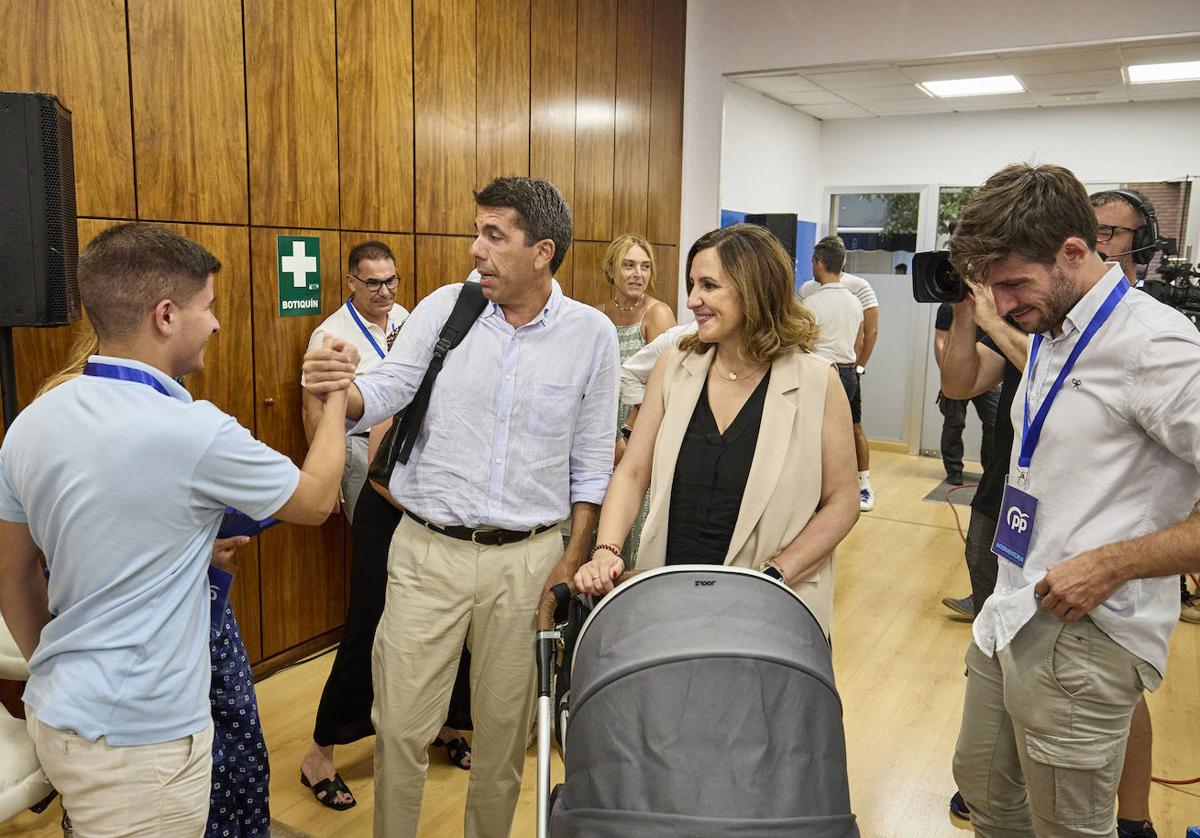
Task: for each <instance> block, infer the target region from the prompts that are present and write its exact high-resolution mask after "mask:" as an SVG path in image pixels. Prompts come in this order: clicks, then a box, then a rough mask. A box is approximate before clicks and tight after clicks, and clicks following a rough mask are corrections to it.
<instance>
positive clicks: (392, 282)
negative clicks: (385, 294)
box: [350, 274, 400, 294]
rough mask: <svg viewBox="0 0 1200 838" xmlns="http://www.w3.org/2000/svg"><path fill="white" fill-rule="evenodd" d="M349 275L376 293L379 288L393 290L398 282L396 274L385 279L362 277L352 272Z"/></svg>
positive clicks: (398, 278)
mask: <svg viewBox="0 0 1200 838" xmlns="http://www.w3.org/2000/svg"><path fill="white" fill-rule="evenodd" d="M350 276H352V277H353V278H354V279H356V280H358V281H359V282H361V283H362V284H363V285H365V286H366V287H367V290H368V291H370V292H371V293H372V294H378V293H379V289H380V288H386V289H387V290H389V291H395V290H396V286H397V285H399V284H400V277H398V276H397V275H396V274H392V275H391V276H389V277H388V278H387V279H363V278H362V277H360V276H355V275H354V274H350Z"/></svg>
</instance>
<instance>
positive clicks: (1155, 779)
mask: <svg viewBox="0 0 1200 838" xmlns="http://www.w3.org/2000/svg"><path fill="white" fill-rule="evenodd" d="M978 487H979V484H978V483H966V484H964V485H962V486H951V487H950V488H949V489H947V490H946V495H945V497H946V503H947V504H949V505H950V511H951V512H953V513H954V526H955V527H957V528H958V536H959V538H961V539H962V540H963V543H964V544H965V543H966V541H967V536H966V534H965V533H964V532H963V528H962V521H961V520H959V517H958V510H957V509H955V508H954V501H952V500H951V499H950V496H951V495H952V494H954V493H955V492H961V491H963V490H964V489H976V488H978ZM1187 575H1188V577H1190V578H1191V580H1192V584H1193V585H1195V586H1196V590H1197V591H1200V581H1197V580H1196V575H1195V574H1194V573H1189V574H1187ZM1150 779H1151V780H1152V781H1153V782H1155V783H1160V784H1161V785H1164V786H1191V785H1195V784H1196V783H1200V777H1193V778H1192V779H1190V780H1168V779H1166V778H1165V777H1154V776H1152V777H1150Z"/></svg>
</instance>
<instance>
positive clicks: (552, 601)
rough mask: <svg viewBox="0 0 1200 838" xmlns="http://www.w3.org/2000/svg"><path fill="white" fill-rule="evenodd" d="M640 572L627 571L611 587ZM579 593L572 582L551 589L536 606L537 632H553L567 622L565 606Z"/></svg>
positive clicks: (562, 583) (561, 583)
mask: <svg viewBox="0 0 1200 838" xmlns="http://www.w3.org/2000/svg"><path fill="white" fill-rule="evenodd" d="M641 572H642V571H640V570H627V571H625V572H624V573H622V574H621V575H620V576H618V577H617V580H616V582H615V583H614V585H613V587H616V586H617V585H620V584H621V583H622V582H625V581H626V580H628V579H632V578H633V577H635V576H637V575H638V574H639V573H641ZM577 593H579V589H578V588H576V587H575V582H574V580H573V579H572V580H568V581H567V582H559V583H558V584H557V585H555V586H554V587H552V588H551V589H550V590H549V591H548V592H547V593H546V595H545V596H544V597H542V601H541V602H540V603H539V604H538V610H537V630H538V631H553V630H554V627H555V626H559V625H562V624H563V623H564V622H566V620H567V606H568V605H570V603H571V598H572V597H573V596H575V595H576V594H577Z"/></svg>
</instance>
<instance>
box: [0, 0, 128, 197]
mask: <svg viewBox="0 0 1200 838" xmlns="http://www.w3.org/2000/svg"><path fill="white" fill-rule="evenodd" d="M0 20H2V21H4V25H3V27H0V56H3V58H2V59H0V90H24V91H36V92H38V93H53V94H55V95H57V96H58V97H59V100H60V101H61V102H62V103H63V104H64V105H66V106H67V107H68V108H70V109H71V132H72V135H73V139H74V146H75V205H76V209H77V211H78V212H79V214H80V215H86V216H97V217H104V218H134V217H135V212H136V199H135V197H134V185H133V182H134V176H133V137H132V129H131V126H130V120H129V63H128V48H127V43H126V40H125V3H124V2H123V0H61V2H51V0H0Z"/></svg>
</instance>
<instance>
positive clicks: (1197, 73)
mask: <svg viewBox="0 0 1200 838" xmlns="http://www.w3.org/2000/svg"><path fill="white" fill-rule="evenodd" d="M1126 71H1127V72H1128V73H1129V83H1130V84H1155V83H1157V82H1163V81H1193V80H1195V79H1200V61H1174V62H1172V63H1170V64H1134V65H1133V66H1132V67H1127V68H1126Z"/></svg>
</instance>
